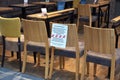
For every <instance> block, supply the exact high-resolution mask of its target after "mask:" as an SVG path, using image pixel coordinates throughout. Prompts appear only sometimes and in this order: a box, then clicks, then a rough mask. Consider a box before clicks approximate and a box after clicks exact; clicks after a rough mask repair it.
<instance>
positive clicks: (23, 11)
mask: <svg viewBox="0 0 120 80" xmlns="http://www.w3.org/2000/svg"><path fill="white" fill-rule="evenodd" d="M21 9H22V18H26V11H25V10H26V9H25V8H24V7H23V8H21Z"/></svg>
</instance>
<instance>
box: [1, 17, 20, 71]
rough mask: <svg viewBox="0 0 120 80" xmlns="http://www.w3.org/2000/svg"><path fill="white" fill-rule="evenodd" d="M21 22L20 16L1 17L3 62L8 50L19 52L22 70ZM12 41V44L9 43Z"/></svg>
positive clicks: (2, 64) (18, 56)
mask: <svg viewBox="0 0 120 80" xmlns="http://www.w3.org/2000/svg"><path fill="white" fill-rule="evenodd" d="M20 29H21V22H20V18H3V17H0V31H1V35H2V45H3V50H2V63H1V67H3V66H4V59H5V54H6V50H9V51H15V52H17V58H18V60H19V67H20V68H19V69H20V71H21V66H22V65H21V50H22V49H21V32H20ZM8 43H10V45H9V44H8Z"/></svg>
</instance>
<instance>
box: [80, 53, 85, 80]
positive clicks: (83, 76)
mask: <svg viewBox="0 0 120 80" xmlns="http://www.w3.org/2000/svg"><path fill="white" fill-rule="evenodd" d="M85 71H86V54H84V55H83V65H82V73H81V79H80V80H84V79H85Z"/></svg>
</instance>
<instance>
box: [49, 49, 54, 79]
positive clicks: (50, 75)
mask: <svg viewBox="0 0 120 80" xmlns="http://www.w3.org/2000/svg"><path fill="white" fill-rule="evenodd" d="M50 62H51V63H50V72H49V79H51V77H52V73H53V62H54V47H52V50H51V61H50Z"/></svg>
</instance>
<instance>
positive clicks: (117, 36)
mask: <svg viewBox="0 0 120 80" xmlns="http://www.w3.org/2000/svg"><path fill="white" fill-rule="evenodd" d="M118 39H119V35H116V43H115V47H116V48H118Z"/></svg>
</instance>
